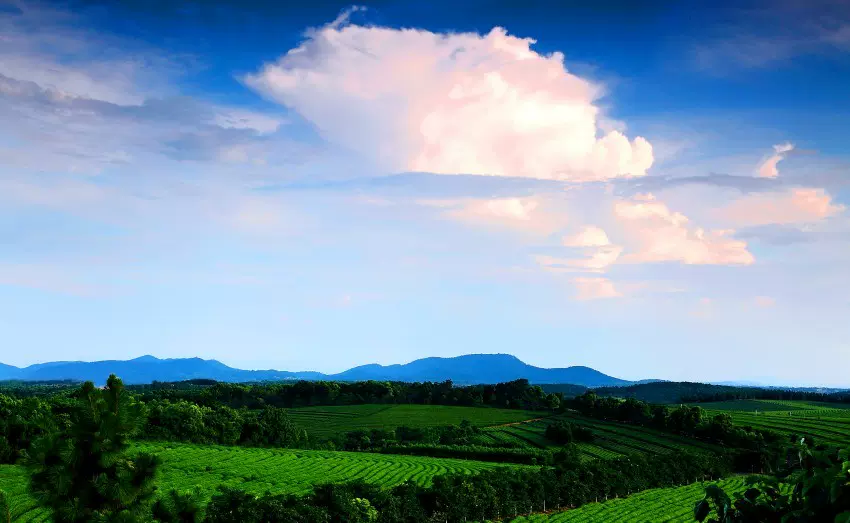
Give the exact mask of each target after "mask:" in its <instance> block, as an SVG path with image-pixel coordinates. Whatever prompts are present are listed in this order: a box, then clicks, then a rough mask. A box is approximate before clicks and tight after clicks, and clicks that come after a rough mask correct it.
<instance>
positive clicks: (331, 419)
mask: <svg viewBox="0 0 850 523" xmlns="http://www.w3.org/2000/svg"><path fill="white" fill-rule="evenodd" d="M287 412H288V414H289V416H290V418H291V419H292V420H293V421H295V423H297V424H298V425H300V426H301V427H304V429H306V430H307V432H308V434H310V436H311V437H313V438H318V439H323V438H327V437H330V436H333V435H334V434H340V433H344V432H348V431H352V430H359V429H364V430H371V429H388V428H394V427H398V426H402V425H406V426H408V427H435V426H441V425H456V424H459V423H460V422H461V421H463V420H468V421H469V422H470V423H472V424H473V425H477V426H480V427H486V426H490V425H501V424H504V423H513V422H517V421H522V420H528V419H534V418H540V417H542V416H545V415H546V413H540V412H533V411H527V410H513V409H510V410H509V409H493V408H486V407H482V408H478V407H450V406H443V405H347V406H340V407H304V408H298V409H290V410H288V411H287Z"/></svg>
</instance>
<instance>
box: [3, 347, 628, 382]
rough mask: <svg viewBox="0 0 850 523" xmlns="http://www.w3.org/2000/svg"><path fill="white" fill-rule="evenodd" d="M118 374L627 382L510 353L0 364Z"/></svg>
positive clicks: (30, 371) (29, 376)
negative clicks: (332, 370) (312, 361)
mask: <svg viewBox="0 0 850 523" xmlns="http://www.w3.org/2000/svg"><path fill="white" fill-rule="evenodd" d="M109 374H117V375H118V376H121V378H122V379H123V380H124V381H125V382H126V383H128V384H135V383H150V382H152V381H183V380H189V379H212V380H217V381H228V382H245V381H272V380H300V379H304V380H316V379H327V380H338V381H362V380H382V381H445V380H452V381H453V382H455V383H457V384H472V383H499V382H505V381H511V380H515V379H519V378H526V379H528V380H529V381H530V382H532V383H571V384H575V385H582V386H586V387H600V386H616V385H628V384H630V383H631V382H628V381H625V380H621V379H618V378H613V377H611V376H608V375H606V374H603V373H601V372H599V371H596V370H594V369H591V368H589V367H567V368H563V369H544V368H540V367H535V366H533V365H528V364H526V363H524V362H522V361H520V360H519V359H518V358H516V357H515V356H511V355H508V354H470V355H466V356H458V357H455V358H423V359H420V360H415V361H412V362H410V363H406V364H403V365H387V366H384V365H378V364H371V365H363V366H360V367H354V368H353V369H349V370H347V371H344V372H341V373H339V374H322V373H319V372H310V371H307V372H289V371H278V370H241V369H235V368H232V367H228V366H227V365H225V364H223V363H221V362H219V361H216V360H204V359H201V358H180V359H159V358H155V357H153V356H142V357H140V358H136V359H133V360H126V361H123V360H107V361H94V362H83V361H59V362H50V363H40V364H36V365H31V366H29V367H24V368H18V367H12V366H9V365H0V380H9V379H18V380H28V381H35V380H62V379H73V380H91V381H94V382H96V383H101V382H103V381H104V380H105V379H106V377H107V376H108V375H109Z"/></svg>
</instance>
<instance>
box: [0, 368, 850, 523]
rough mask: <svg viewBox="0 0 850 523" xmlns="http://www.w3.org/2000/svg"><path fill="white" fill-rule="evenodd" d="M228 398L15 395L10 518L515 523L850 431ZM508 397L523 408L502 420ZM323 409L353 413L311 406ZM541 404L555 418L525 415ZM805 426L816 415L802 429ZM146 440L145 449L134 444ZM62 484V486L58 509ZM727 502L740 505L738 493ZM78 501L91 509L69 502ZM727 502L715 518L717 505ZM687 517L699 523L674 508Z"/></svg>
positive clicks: (750, 406)
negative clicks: (798, 440) (805, 434)
mask: <svg viewBox="0 0 850 523" xmlns="http://www.w3.org/2000/svg"><path fill="white" fill-rule="evenodd" d="M220 385H222V384H210V383H207V382H193V383H189V384H183V385H181V386H179V387H171V386H163V385H158V386H156V387H141V388H136V389H135V391H136V392H134V393H131V391H130V390H129V388H128V389H125V388H123V386H122V385H121V383H120V380H117V378H114V377H112V378H110V381H109V384H108V386H107V388H106V389H104V390H99V389H95V388H94V387H93V386H92V385H91V384H86V385H84V386H83V387H82V388H78V389H75V390H70V389H61V390H55V391H54V392H53V393H52V394H46V395H33V394H20V395H18V394H9V395H0V409H3V410H2V413H3V418H2V420H0V423H2V425H0V428H2V431H3V432H2V435H3V438H2V439H0V441H2V442H3V446H2V447H0V448H2V449H3V451H4V453H5V454H4V456H5V457H4V459H5V460H6V461H13V462H14V461H17V462H24V461H23V459H24V458H26V462H27V463H29V464H30V467H31V470H32V475H31V481H30V483H31V485H32V489H31V490H32V493H31V494H28V493H27V492H25V491H24V490H22V489H21V487H20V483H21V481H22V479H23V480H24V483H26V481H25V480H26V478H28V477H29V474H27V472H26V471H25V470H24V469H23V468H22V467H21V466H20V465H17V466H3V467H0V489H3V490H6V491H7V493H8V494H7V496H6V499H7V500H8V505H9V511H8V512H9V515H10V516H9V517H10V518H12V519H15V520H16V521H17V520H19V521H43V520H46V519H47V518H50V519H52V520H54V521H57V522H61V521H82V520H86V521H89V520H92V521H94V520H102V521H138V520H146V521H147V520H151V519H154V520H157V521H169V522H171V521H174V522H177V521H180V522H184V521H186V522H199V521H237V520H238V521H240V523H242V522H251V521H268V520H287V521H305V522H306V521H311V522H312V521H328V522H329V521H376V522H377V521H381V522H384V521H385V522H391V521H392V522H394V521H406V522H416V521H435V520H436V521H445V520H447V519H448V520H452V521H464V520H468V521H472V520H474V521H481V520H486V519H500V520H505V519H511V518H513V517H517V516H519V515H522V514H529V513H534V512H541V511H551V510H557V509H559V508H571V507H572V508H574V507H579V506H582V505H587V504H591V505H589V506H590V507H592V506H595V505H593V504H594V503H595V502H597V501H605V500H611V499H612V498H614V499H618V498H623V497H626V496H629V495H631V494H634V493H637V492H640V491H644V490H646V489H658V488H669V487H674V486H675V487H678V486H681V485H685V484H693V483H699V482H702V481H703V480H705V479H708V478H712V479H713V478H722V477H724V476H725V475H727V474H729V472H730V471H731V470H738V471H747V472H750V471H751V470H766V471H779V470H781V469H782V467H781V466H777V463H778V462H779V461H780V458H784V457H785V454H784V452H783V451H784V446H785V442H787V441H788V438H787V437H786V438H783V437H782V436H781V435H780V432H779V431H774V430H770V429H766V428H764V429H763V428H759V427H753V426H752V425H744V424H741V423H739V418H741V417H747V416H749V417H752V418H756V419H757V420H761V421H762V422H764V423H772V424H775V425H777V426H780V427H782V426H783V425H782V424H785V423H788V420H787V419H786V418H793V419H794V420H797V421H795V422H798V423H799V424H800V427H801V428H803V429H805V428H810V429H813V430H819V431H820V432H821V433H823V434H825V435H829V434H832V435H833V436H834V437H835V438H838V437H840V434H839V432H840V431H841V430H843V429H842V428H827V427H825V426H822V425H819V424H822V423H823V422H824V418H825V417H830V419H835V420H838V419H841V420H844V421H850V416H848V415H847V414H848V412H850V411H848V410H847V409H840V408H838V407H837V406H839V405H840V404H832V403H831V404H826V405H824V404H821V403H804V402H792V403H788V402H786V401H784V400H769V401H768V400H758V401H756V400H745V401H747V402H749V403H744V402H743V401H744V400H739V401H736V402H731V403H729V404H728V406H729V410H728V411H724V410H720V409H722V408H723V407H724V405H726V404H723V403H716V404H709V403H705V404H702V405H705V406H709V407H711V409H712V410H705V409H703V408H701V407H699V406H693V405H681V406H677V407H668V406H659V405H650V404H647V403H645V402H642V401H639V400H636V399H633V398H627V399H617V398H610V397H600V396H598V395H596V394H595V393H593V392H588V393H584V394H582V395H580V396H578V397H576V398H572V399H570V398H566V397H564V396H562V395H560V394H555V395H552V394H546V393H544V392H543V391H542V390H540V389H539V388H538V387H533V386H531V385H529V384H528V383H527V382H523V381H518V382H512V383H511V384H505V385H496V386H492V387H491V388H486V387H485V388H484V389H486V390H491V391H492V392H493V393H494V394H497V395H499V394H501V396H499V398H500V399H498V400H493V398H491V397H489V396H488V397H483V398H482V401H481V402H480V404H479V406H478V407H472V406H460V405H443V404H439V405H427V404H417V403H411V402H407V400H401V399H400V398H384V400H383V401H382V402H380V403H376V404H365V403H358V401H359V400H358V399H357V398H354V399H353V398H352V397H351V396H347V397H346V399H340V397H339V396H336V397H334V396H333V394H331V395H330V396H329V395H328V393H325V392H322V393H315V390H314V389H312V388H311V387H304V386H299V385H298V384H286V385H285V386H283V387H282V388H280V389H278V388H277V385H250V386H231V385H226V386H222V387H220ZM325 385H327V384H325ZM344 385H345V387H342V388H340V389H339V390H340V391H345V394H346V395H350V394H352V393H353V391H360V392H361V393H363V394H365V396H363V397H372V396H369V395H368V394H367V392H368V391H371V392H369V394H378V395H379V396H380V391H387V390H389V391H391V392H392V393H393V394H395V393H396V392H399V391H402V392H406V393H413V392H416V393H419V392H421V391H422V390H426V389H427V388H428V387H425V386H424V385H423V384H417V385H416V386H411V387H410V388H405V387H401V388H395V386H394V384H379V383H377V382H370V383H367V384H361V385H359V386H353V385H354V384H344ZM349 385H352V386H351V387H349ZM385 385H386V387H385ZM450 385H451V384H430V386H431V387H432V390H438V391H440V392H439V393H437V394H436V395H432V396H431V397H432V398H435V397H437V398H442V400H441V401H449V399H448V398H449V396H447V395H446V394H448V393H450V392H453V391H456V390H463V391H464V392H463V394H467V393H468V392H469V391H470V390H481V389H474V388H458V389H455V388H454V387H452V386H450ZM320 390H325V389H322V388H321V387H320ZM240 391H241V392H240ZM295 391H302V392H303V391H313V392H311V394H315V395H314V396H310V395H307V396H304V397H302V396H299V395H298V394H296V392H295ZM364 391H367V392H364ZM497 391H498V392H497ZM272 392H275V393H277V392H280V393H281V395H282V396H281V398H276V397H274V395H273V394H272ZM211 397H215V398H218V397H223V398H225V401H224V402H219V401H218V400H217V399H215V400H214V399H211ZM460 397H466V396H463V395H461V396H460ZM299 398H300V399H299ZM317 398H319V399H318V400H317ZM361 399H362V398H361ZM408 399H409V398H408ZM420 399H421V398H420ZM455 399H457V398H455ZM502 400H506V402H507V405H506V406H507V407H510V408H507V409H504V408H496V407H494V406H493V405H492V403H493V402H494V401H496V402H498V401H502ZM313 401H330V402H335V401H340V402H343V404H339V405H323V406H297V405H293V404H294V403H295V404H298V403H305V402H313ZM452 401H454V400H452ZM464 401H465V400H464ZM544 404H545V405H544ZM531 405H534V406H536V407H537V408H542V409H544V410H524V409H522V408H520V407H521V406H526V407H527V406H531ZM541 405H542V406H541ZM249 407H250V408H249ZM780 409H786V410H780ZM803 412H805V413H808V415H798V414H800V413H803ZM789 413H790V415H789ZM812 413H818V414H812ZM789 430H790V429H789ZM829 430H834V431H836V432H835V433H831V432H828V431H829ZM795 434H801V433H795ZM130 437H135V439H136V441H135V442H134V443H132V444H131V443H130V442H129V438H130ZM818 441H823V442H824V443H826V444H827V445H829V444H831V441H828V440H826V439H821V438H820V437H818ZM824 448H825V449H826V448H827V447H824ZM336 449H344V450H345V451H339V450H336ZM153 455H155V456H157V459H153V458H152V457H151V456H153ZM147 460H149V461H147ZM63 478H64V479H63ZM57 481H58V482H59V483H60V484H61V485H62V487H61V489H55V488H54V489H53V491H55V492H53V493H52V494H51V493H50V492H48V490H49V489H50V488H52V487H53V483H56V482H57ZM122 482H128V483H126V485H125V484H124V483H122ZM122 485H125V486H123V487H122ZM722 486H725V487H729V486H734V485H733V484H726V483H723V484H722ZM107 487H108V488H107ZM693 488H694V489H696V490H690V491H688V494H687V495H688V496H690V497H689V498H688V499H689V500H690V501H689V503H691V504H692V503H693V502H695V500H694V498H693V496H694V495H695V492H696V491H697V490H699V488H701V487H693ZM657 492H659V494H658V495H659V496H660V495H661V494H660V492H661V491H657ZM665 492H669V493H670V495H671V496H673V494H672V492H673V491H665ZM677 492H678V494H676V495H679V497H676V498H671V500H672V501H671V503H672V504H673V505H677V506H678V505H680V501H681V500H683V499H684V497H682V496H684V495H685V494H684V491H681V492H679V491H677ZM712 492H715V493H718V494H717V495H718V496H719V497H717V498H716V499H719V500H720V503H721V506H722V503H723V498H722V496H720V494H719V492H721V491H720V490H717V489H712ZM731 492H732V493H733V494H734V493H735V492H737V490H736V489H735V488H732V489H731ZM764 492H768V491H767V490H765V491H764ZM33 495H34V497H33ZM51 495H52V496H53V497H52V498H51ZM641 495H643V494H641ZM646 495H648V494H646ZM763 495H766V494H763ZM62 496H66V497H70V498H71V499H76V500H77V501H75V502H72V503H64V504H63V503H62V502H61V501H60V500H59V498H60V497H62ZM645 499H646V500H649V498H645ZM710 499H711V501H707V503H709V504H711V503H713V502H714V500H715V498H714V497H711V498H710ZM83 500H86V501H83ZM88 500H92V501H91V502H90V501H88ZM729 503H730V506H733V505H734V504H732V502H731V501H730V502H729ZM39 504H40V505H41V506H42V507H44V508H39V507H38V505H39ZM619 504H620V502H617V505H609V504H608V503H603V505H606V506H619ZM711 506H714V505H711ZM0 508H2V507H0ZM582 510H588V511H590V510H591V509H590V508H587V509H582ZM598 510H602V509H598ZM623 510H625V509H623ZM658 510H660V509H650V508H645V509H644V512H643V514H646V517H650V518H654V517H656V516H659V517H660V514H661V512H659V511H658ZM723 510H724V509H721V511H720V512H718V513H717V516H718V517H719V516H721V515H722V514H725V513H726V512H723ZM62 511H64V512H62ZM86 511H87V512H86ZM727 512H728V511H727ZM570 513H575V514H580V512H579V511H577V510H571V511H568V512H567V513H566V514H570ZM587 514H591V512H587ZM594 514H597V515H598V514H599V513H596V512H594ZM614 514H622V517H627V516H626V514H628V513H627V512H622V513H621V512H614ZM634 514H641V513H639V512H634ZM669 515H670V517H671V518H678V517H680V515H681V514H680V511H679V510H678V509H676V510H673V509H670V511H669ZM540 517H543V516H540ZM553 517H554V516H553ZM558 517H567V516H564V515H559V516H558ZM571 517H572V516H571ZM575 517H578V516H575ZM588 517H590V516H588ZM635 517H638V516H635ZM641 517H642V516H641ZM665 517H666V516H665ZM63 518H64V519H63Z"/></svg>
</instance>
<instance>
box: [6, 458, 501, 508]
mask: <svg viewBox="0 0 850 523" xmlns="http://www.w3.org/2000/svg"><path fill="white" fill-rule="evenodd" d="M134 449H135V450H138V451H142V452H151V453H155V454H157V455H158V456H159V457H160V458H162V461H163V464H162V467H161V470H160V474H159V477H158V479H157V484H158V485H159V487H160V489H161V490H169V489H172V488H176V489H180V490H185V489H188V488H191V487H194V486H198V487H199V488H201V490H202V491H203V493H204V494H205V495H206V496H207V497H210V496H212V495H213V494H214V493H215V490H216V489H217V488H218V486H219V485H227V486H231V487H238V488H240V489H242V490H245V491H248V492H254V493H257V494H261V493H264V492H266V491H269V492H280V493H293V494H302V493H305V492H308V491H309V490H310V488H311V487H312V485H314V484H317V483H330V482H345V481H352V480H357V479H362V480H364V481H367V482H369V483H374V484H377V485H381V486H384V487H392V486H395V485H398V484H400V483H403V482H404V481H407V480H413V481H414V482H416V483H418V484H420V485H428V484H430V483H431V481H432V479H433V477H434V476H437V475H439V474H446V473H449V472H463V473H470V474H471V473H475V472H478V471H481V470H485V469H490V468H494V467H501V466H516V465H504V464H500V463H489V462H481V461H470V460H458V459H444V458H426V457H418V456H398V455H389V454H371V453H354V452H331V451H307V450H294V449H251V448H243V447H221V446H201V445H188V444H176V443H175V444H171V443H146V444H138V445H135V446H134ZM25 488H26V475H25V473H24V471H23V469H22V468H20V467H15V466H4V467H2V468H0V489H2V490H6V491H7V492H10V493H14V496H15V499H14V503H15V510H16V513H25V514H27V516H26V517H22V518H21V519H20V521H42V520H43V516H44V513H43V512H42V511H40V510H38V509H36V510H32V507H34V501H33V500H32V499H30V498H29V497H28V496H26V495H25V494H24V491H25ZM19 507H20V508H19ZM27 518H29V519H27ZM33 518H34V519H33ZM39 518H42V519H39ZM15 521H18V519H15Z"/></svg>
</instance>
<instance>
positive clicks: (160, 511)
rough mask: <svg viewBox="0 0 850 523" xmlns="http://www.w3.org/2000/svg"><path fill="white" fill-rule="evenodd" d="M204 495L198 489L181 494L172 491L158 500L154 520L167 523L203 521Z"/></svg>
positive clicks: (154, 509)
mask: <svg viewBox="0 0 850 523" xmlns="http://www.w3.org/2000/svg"><path fill="white" fill-rule="evenodd" d="M202 506H203V495H202V494H201V491H200V489H198V488H197V487H196V488H195V489H194V490H188V491H186V492H180V491H178V490H175V489H171V490H170V491H169V492H168V494H166V495H165V496H164V497H161V498H160V499H158V500H156V503H154V505H153V509H152V513H153V517H154V519H157V520H159V521H163V522H165V523H198V522H200V521H201V519H202V517H201V516H202V510H201V507H202Z"/></svg>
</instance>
